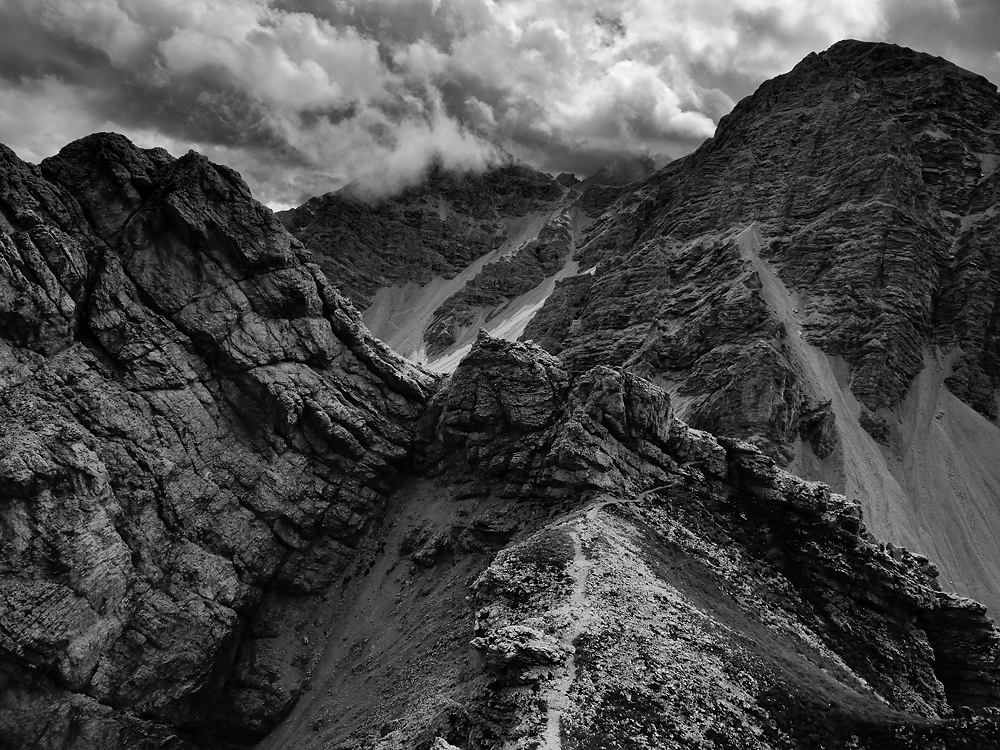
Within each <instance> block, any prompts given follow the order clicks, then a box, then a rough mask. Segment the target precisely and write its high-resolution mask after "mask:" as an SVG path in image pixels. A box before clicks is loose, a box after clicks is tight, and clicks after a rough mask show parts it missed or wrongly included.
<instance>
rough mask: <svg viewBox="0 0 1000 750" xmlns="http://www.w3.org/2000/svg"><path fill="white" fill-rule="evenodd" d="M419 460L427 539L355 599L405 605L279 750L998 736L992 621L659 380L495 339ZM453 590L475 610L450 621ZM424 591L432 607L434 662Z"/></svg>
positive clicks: (319, 686) (437, 420) (438, 399)
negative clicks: (700, 422) (386, 595)
mask: <svg viewBox="0 0 1000 750" xmlns="http://www.w3.org/2000/svg"><path fill="white" fill-rule="evenodd" d="M419 452H420V455H421V458H420V461H419V467H420V468H419V471H420V472H421V473H423V474H425V475H427V477H428V478H427V479H425V480H423V481H424V482H426V483H427V484H425V485H423V486H421V485H415V484H408V485H407V486H406V488H405V489H404V490H402V491H401V493H400V496H398V497H397V500H398V502H400V503H401V506H400V508H399V510H398V512H397V514H396V515H395V516H394V517H395V518H396V519H397V523H399V524H401V525H403V526H405V525H406V524H407V523H410V524H415V526H414V528H415V529H418V530H419V531H420V533H419V538H420V539H422V540H425V541H424V543H423V544H414V543H413V542H412V539H413V538H414V534H413V533H412V532H411V533H407V534H404V533H402V532H399V533H397V535H396V537H395V538H393V537H392V536H390V537H389V540H388V543H386V542H385V539H386V537H385V536H380V537H379V539H380V540H382V541H381V544H382V548H381V549H380V553H379V555H378V556H377V557H376V558H373V559H371V560H368V561H364V562H361V563H359V564H358V565H357V566H356V568H355V569H354V574H355V575H358V576H361V580H360V581H358V580H354V579H352V581H351V582H350V584H349V586H357V592H359V593H358V595H359V596H362V597H364V596H365V594H363V593H361V592H370V591H388V592H397V591H398V593H396V594H395V601H396V602H397V605H396V606H395V607H391V608H389V609H388V611H384V612H383V614H382V615H381V618H380V620H379V621H378V622H377V623H376V622H369V623H368V625H367V627H366V628H364V629H362V630H350V629H347V630H346V632H347V633H348V634H349V635H351V634H353V637H359V636H360V635H361V634H362V633H363V634H364V636H365V637H364V639H363V640H359V641H357V642H351V641H352V639H351V638H346V639H345V640H347V642H346V643H344V644H342V645H340V646H339V647H334V649H333V650H334V651H336V652H338V653H337V655H336V656H330V657H329V658H330V660H331V661H330V663H331V664H332V663H336V665H337V669H336V670H331V672H330V673H322V672H320V673H317V674H314V676H313V690H312V691H311V692H310V693H309V694H307V696H306V699H304V700H303V702H302V703H301V704H300V705H299V706H298V707H297V708H296V710H295V711H294V712H293V714H292V716H291V717H290V719H289V721H288V722H286V724H285V725H283V726H282V727H281V728H280V729H279V730H278V731H277V732H276V733H275V734H274V735H272V736H271V737H269V738H268V740H267V741H265V742H264V743H263V744H262V747H263V748H272V747H273V748H278V747H288V746H295V747H303V748H311V747H316V748H319V747H330V746H339V745H340V744H342V743H344V742H347V741H348V739H349V740H350V741H351V742H353V743H355V744H356V745H357V746H359V747H386V748H390V747H393V748H395V747H399V748H403V747H424V746H429V745H430V744H431V742H432V741H435V742H437V741H438V740H441V741H446V742H449V743H452V744H454V745H456V746H461V747H470V748H472V747H475V748H492V747H515V748H519V747H524V748H527V747H537V746H539V744H542V745H544V746H547V747H558V746H563V747H567V746H572V747H606V746H615V747H625V748H654V747H656V748H658V747H720V746H733V745H735V744H738V745H739V746H741V747H751V748H798V747H820V746H822V747H830V748H832V747H844V748H846V747H854V748H859V747H862V748H918V747H927V746H929V745H928V742H929V741H930V740H931V739H940V740H942V741H947V742H948V743H954V746H961V745H960V744H958V743H961V742H966V743H969V746H975V745H976V744H977V743H979V744H981V746H983V747H995V746H998V745H997V743H996V739H997V737H998V734H997V733H998V730H1000V725H998V723H997V719H996V717H997V715H998V714H995V713H991V707H993V706H995V705H996V704H997V701H998V699H1000V671H998V669H1000V664H998V662H997V659H998V656H1000V639H998V635H997V632H996V631H995V630H994V628H993V627H992V625H991V623H990V621H989V620H988V618H987V617H986V615H985V609H984V608H983V607H982V606H981V605H978V604H975V603H974V602H971V601H969V600H965V599H961V598H957V597H954V596H952V595H950V594H945V593H942V592H941V591H940V590H939V589H938V586H937V582H936V575H937V573H936V570H935V568H934V566H933V565H931V564H930V563H928V561H927V560H926V559H925V558H922V557H919V556H914V555H912V554H910V553H908V552H907V551H905V550H903V549H900V548H895V547H892V546H891V545H890V546H888V547H887V546H886V545H884V544H880V543H879V542H877V541H876V540H875V539H874V538H873V537H872V536H871V535H870V534H869V533H868V531H867V530H866V529H865V526H864V523H863V522H862V520H861V514H860V509H859V507H858V506H857V505H856V504H855V503H852V502H850V501H848V500H846V499H845V498H844V497H843V496H840V495H836V494H831V492H830V490H829V488H828V487H826V486H824V485H820V484H816V483H811V482H806V481H804V480H801V479H798V478H795V477H793V476H791V475H789V474H787V473H785V472H783V471H781V470H780V469H779V468H778V467H777V466H776V465H775V464H774V463H773V461H771V459H769V458H767V457H766V456H765V455H763V454H762V453H761V452H760V451H759V450H757V449H756V448H754V447H753V446H750V445H749V444H747V443H744V442H741V441H738V440H729V439H717V438H714V437H712V436H711V435H709V434H708V433H705V432H701V431H698V430H694V429H691V428H689V427H687V426H686V425H685V424H683V423H682V422H680V421H679V420H677V419H676V418H675V417H674V416H673V413H672V408H671V400H670V398H669V396H668V395H667V394H666V393H665V392H664V391H663V390H661V389H660V388H658V387H656V386H654V385H653V384H651V383H649V382H648V381H646V380H644V379H642V378H640V377H638V376H636V375H634V374H631V373H628V372H626V371H623V370H620V369H615V368H608V367H604V366H599V367H597V368H594V369H592V370H590V371H589V372H587V373H584V374H582V375H579V376H573V375H571V374H570V373H568V372H567V371H566V370H565V369H564V368H563V367H562V366H561V364H560V363H559V361H558V360H556V359H554V358H552V357H551V356H550V355H547V354H546V353H544V351H542V350H541V349H539V348H538V347H535V346H531V345H524V344H518V343H511V342H506V341H502V340H498V339H491V338H489V337H486V336H481V337H480V338H479V339H478V340H477V342H476V344H475V346H474V347H473V350H472V351H471V353H470V354H469V355H468V356H467V357H466V358H465V359H464V360H463V361H462V363H461V364H460V365H459V367H458V368H457V369H456V371H455V372H454V374H453V375H452V376H451V377H450V379H449V380H447V381H446V382H445V384H444V386H443V387H442V388H441V389H440V390H439V391H438V392H437V393H436V394H435V396H434V397H433V398H432V399H431V402H430V406H429V408H428V410H427V411H426V413H425V415H424V417H423V419H422V427H421V430H420V439H419ZM442 494H443V498H442V497H441V496H442ZM432 496H436V497H438V498H440V499H439V500H438V503H439V504H440V505H441V506H442V507H443V508H446V509H449V512H445V511H442V510H438V511H433V512H428V511H426V506H427V505H428V504H429V498H430V497H432ZM428 525H429V526H430V527H431V528H428ZM488 528H489V529H494V530H495V531H498V530H500V529H503V533H502V535H500V536H493V537H489V536H485V535H483V534H482V533H480V535H479V536H478V537H477V539H478V542H477V543H476V544H474V545H472V546H471V547H470V546H469V545H470V539H471V537H470V536H469V533H470V532H471V531H472V530H473V529H479V530H480V532H482V531H483V530H485V529H488ZM428 540H433V542H431V541H428ZM508 540H509V541H508ZM372 544H374V540H373V542H372ZM484 547H485V550H484V549H483V548H484ZM431 548H432V549H434V550H435V552H434V553H433V554H432V555H429V554H428V549H431ZM473 550H475V551H473ZM483 551H485V552H486V553H487V554H485V555H484V554H482V552H483ZM379 560H383V561H382V562H379ZM470 561H475V562H473V563H471V564H470ZM455 571H458V572H457V573H456V572H455ZM456 575H457V576H458V577H459V578H465V579H466V580H467V581H471V592H472V598H471V600H470V601H469V602H467V603H466V604H465V605H464V606H463V605H459V606H457V607H454V605H452V606H453V607H454V608H453V609H445V603H446V602H448V601H450V597H452V596H453V594H452V593H451V589H450V586H451V585H453V582H454V576H456ZM446 581H450V582H449V583H445V582H446ZM411 590H416V591H418V592H419V594H418V595H419V596H420V597H422V598H421V599H420V601H422V602H423V604H422V605H421V608H422V609H423V611H425V612H430V613H435V614H432V615H430V616H431V617H433V618H435V623H436V627H435V630H434V636H433V638H434V643H435V646H434V648H433V649H431V650H432V651H433V661H430V660H428V659H427V658H426V656H425V657H424V659H423V661H420V659H421V654H426V652H427V648H426V646H425V644H424V642H422V641H421V640H420V633H421V632H422V631H421V628H422V627H424V624H423V623H424V616H423V615H422V614H420V613H417V612H414V607H413V602H412V601H411V600H410V599H409V598H408V597H410V596H413V594H410V593H409V591H411ZM345 591H347V592H348V594H347V596H348V597H349V598H350V597H352V596H354V595H355V594H352V593H351V589H350V588H346V589H345ZM349 606H350V605H349V604H348V602H346V601H345V602H344V603H343V604H342V605H341V607H340V608H339V609H341V610H342V611H347V610H348V608H349ZM376 606H382V605H376ZM350 621H351V617H348V616H346V615H338V616H337V618H335V619H334V620H333V625H332V628H331V629H332V630H336V629H337V628H342V627H343V628H346V624H348V623H350ZM399 633H405V634H407V636H406V637H402V638H401V637H399V635H398V634H399ZM394 634H396V635H394ZM425 637H426V636H425ZM379 644H381V645H379ZM470 648H471V649H472V650H473V652H474V653H476V654H477V655H478V656H477V658H475V659H473V660H471V661H470V660H469V651H468V649H470ZM414 660H416V661H417V662H418V664H419V666H418V665H415V664H414ZM399 670H403V671H402V672H400V671H399ZM427 672H430V673H431V674H426V673H427ZM400 673H402V674H406V675H413V676H412V677H411V678H410V679H412V680H414V681H415V682H414V684H413V687H412V689H409V690H407V695H406V697H401V696H400V695H399V688H398V687H396V688H395V692H394V691H393V688H390V687H387V686H388V685H390V684H391V682H392V678H393V676H396V679H397V680H398V675H399V674H400ZM346 675H352V676H351V677H347V676H346ZM418 675H419V676H418ZM428 684H430V685H439V686H440V687H438V688H437V692H438V693H439V694H440V695H439V697H438V699H437V700H436V701H435V697H434V692H435V691H434V690H428V689H427V688H426V685H428ZM373 686H381V687H374V688H373ZM445 686H447V687H445ZM359 700H360V701H364V705H365V706H369V707H370V706H379V708H375V709H370V711H371V713H369V714H368V715H366V716H363V717H359V715H358V711H357V708H356V705H357V701H359ZM385 706H391V709H390V710H389V711H386V709H385V708H383V707H385ZM958 706H969V707H970V710H969V711H964V713H963V716H965V718H958V717H957V716H956V714H955V709H956V707H958ZM383 712H384V713H383ZM948 746H952V745H951V744H949V745H948Z"/></svg>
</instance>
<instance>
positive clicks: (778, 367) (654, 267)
mask: <svg viewBox="0 0 1000 750" xmlns="http://www.w3.org/2000/svg"><path fill="white" fill-rule="evenodd" d="M998 164H1000V96H998V94H997V91H996V87H995V86H993V84H991V83H989V82H988V81H986V80H985V79H983V78H981V77H979V76H976V75H974V74H972V73H969V72H968V71H964V70H962V69H960V68H958V67H956V66H954V65H952V64H951V63H949V62H947V61H945V60H942V59H940V58H933V57H930V56H928V55H923V54H921V53H918V52H914V51H912V50H907V49H904V48H900V47H895V46H893V45H886V44H870V43H861V42H850V41H848V42H842V43H839V44H837V45H834V46H833V47H832V48H831V49H829V50H827V51H825V52H823V53H820V54H813V55H810V56H809V57H807V58H806V59H805V60H803V61H802V62H801V63H800V64H799V65H798V66H796V67H795V69H794V70H792V71H791V72H789V73H788V74H786V75H783V76H778V77H777V78H775V79H774V80H772V81H768V82H766V83H765V84H763V85H762V86H761V87H760V89H759V90H758V91H757V92H756V93H755V94H754V95H753V96H750V97H748V98H747V99H745V100H744V101H742V102H740V104H739V105H738V106H737V107H736V108H735V110H734V111H733V112H732V113H731V114H730V115H728V116H727V117H725V118H723V120H722V122H721V123H720V126H719V129H718V132H717V133H716V136H715V137H714V138H713V139H711V140H710V141H708V142H706V143H705V144H704V145H703V146H702V147H701V148H700V149H698V150H697V151H696V152H695V153H693V154H691V155H690V156H688V157H685V158H683V159H680V160H678V161H676V162H674V163H672V164H670V165H668V166H667V167H665V168H664V169H662V170H660V171H659V172H657V173H656V174H654V175H651V176H648V177H646V178H645V179H640V180H639V181H638V182H634V183H631V184H628V185H625V186H620V185H619V186H613V187H607V186H605V187H601V186H599V185H592V184H591V185H588V181H584V182H574V181H572V180H569V179H567V177H565V176H563V177H561V178H560V179H559V180H558V182H559V184H560V185H562V186H564V187H565V189H566V197H565V198H564V199H563V200H564V201H566V202H569V205H570V210H571V212H572V214H571V215H575V216H577V217H580V218H582V220H580V221H579V222H577V223H573V222H572V221H571V222H570V227H571V231H570V233H569V235H570V236H569V237H568V238H566V239H563V238H562V236H561V235H560V231H561V230H560V227H559V224H558V221H561V219H559V214H558V213H557V214H555V215H554V216H555V217H556V219H555V221H556V223H555V224H553V223H552V222H550V223H549V229H548V230H546V232H547V234H548V236H550V237H552V238H555V239H557V240H558V241H557V242H556V243H554V244H547V245H546V246H545V247H544V248H543V249H544V251H545V252H544V255H542V256H539V255H538V254H537V253H536V252H535V250H534V249H533V247H534V246H533V245H532V243H531V242H529V243H527V244H525V245H523V250H522V251H521V252H520V253H519V254H517V255H515V256H514V257H510V258H509V259H505V260H503V261H502V262H499V261H498V262H492V263H491V264H490V265H486V266H485V267H482V266H477V265H475V264H473V265H470V266H467V267H466V268H467V271H468V272H467V273H466V271H462V272H459V273H458V275H457V276H455V277H454V278H455V280H456V283H455V284H454V285H453V286H447V287H446V288H445V287H435V286H433V285H429V286H423V287H419V289H420V290H423V291H418V289H417V286H416V285H415V286H414V287H410V288H409V289H408V291H403V290H401V289H400V288H398V287H391V288H386V289H383V290H381V291H379V292H377V293H376V296H378V295H381V297H380V298H379V300H380V302H381V301H382V300H385V301H386V302H385V304H384V306H380V305H374V306H373V307H372V308H370V309H369V312H368V314H366V321H367V322H368V323H369V324H370V325H371V327H372V328H373V330H375V331H376V332H377V333H379V334H380V335H384V336H385V337H386V338H387V340H389V342H390V343H391V344H392V345H393V346H394V347H395V348H396V350H397V351H399V352H402V353H404V354H405V355H407V356H412V357H413V358H414V359H415V360H417V361H426V362H429V363H430V364H431V365H432V366H433V367H435V368H436V369H439V370H445V371H447V370H450V369H451V368H453V367H454V366H455V365H456V364H457V363H458V361H459V359H460V357H461V355H462V354H464V353H465V351H467V347H468V344H469V343H471V336H473V335H474V332H475V331H476V330H477V329H478V328H479V327H481V326H482V327H486V328H487V329H488V330H490V331H491V332H492V333H493V334H494V335H498V336H502V337H505V338H511V339H521V340H532V341H536V342H538V343H539V344H541V345H542V346H543V347H544V348H545V349H546V350H548V351H549V352H551V353H554V354H557V355H558V356H559V357H560V358H561V359H563V361H565V362H566V364H567V366H568V367H569V369H570V370H571V371H573V372H575V373H582V372H585V371H586V370H587V369H589V368H590V367H593V366H595V365H598V364H607V365H613V366H623V367H626V368H627V369H629V370H630V371H632V372H636V373H638V374H640V375H642V376H644V377H647V378H650V379H652V380H653V381H655V382H657V383H658V384H660V385H661V386H663V387H665V388H666V389H667V390H668V391H669V392H670V393H671V394H672V396H673V397H674V402H675V405H676V408H677V410H678V413H679V414H680V415H681V416H682V417H683V418H684V419H685V420H687V421H689V422H690V423H691V424H693V425H695V426H697V427H699V428H702V429H706V430H709V431H712V432H714V433H716V434H725V435H732V436H737V437H740V438H742V439H744V440H747V441H749V442H750V443H752V444H754V445H756V446H758V447H759V448H761V450H763V451H764V452H765V453H767V454H768V455H770V456H771V457H773V458H775V459H776V460H777V461H779V463H781V464H782V465H783V466H787V467H788V468H789V469H790V470H791V471H793V472H794V473H797V474H800V475H802V476H805V477H808V478H811V479H817V480H821V481H824V482H827V483H829V484H831V485H832V486H833V487H834V488H835V489H836V490H837V491H840V492H843V493H845V494H846V495H847V496H849V497H851V498H852V499H855V500H857V501H858V502H859V503H861V504H862V506H863V508H864V510H865V514H866V518H868V520H869V523H870V524H871V526H872V528H873V529H874V530H875V531H876V533H878V534H879V535H881V536H884V537H886V538H887V539H890V540H892V541H893V542H895V543H897V544H901V545H905V546H908V547H912V548H914V549H917V550H920V551H921V552H923V553H925V554H928V555H929V556H930V557H933V558H934V559H936V560H938V561H939V563H940V565H941V567H942V575H943V577H944V578H943V580H944V581H945V582H946V583H947V585H948V586H949V587H954V588H956V589H958V590H960V591H962V592H963V593H965V594H968V595H971V596H974V597H976V598H979V599H982V600H984V601H986V602H987V603H989V605H990V606H991V608H996V607H998V606H1000V561H998V558H997V556H996V554H995V550H996V549H997V548H998V547H1000V513H998V510H997V507H996V501H995V498H996V497H1000V439H998V438H1000V434H998V432H997V427H996V416H997V412H996V397H997V392H998V386H1000V364H998V362H1000V359H998V353H997V335H996V331H995V330H994V329H995V327H996V325H995V324H996V319H997V315H996V314H995V312H996V309H997V301H998V299H1000V267H998V266H997V263H998V260H997V257H998V256H997V253H996V252H995V248H996V246H997V243H998V241H1000V224H998V218H997V217H998V216H1000V213H998V211H997V201H998V185H1000V182H998V181H1000V173H998V171H997V165H998ZM640 175H641V170H640V172H629V177H628V178H631V177H638V176H640ZM607 177H608V175H605V176H603V177H599V178H598V179H599V180H600V179H606V178H607ZM628 178H623V180H618V181H619V182H621V181H624V180H625V179H628ZM608 181H610V182H614V181H615V180H608ZM584 189H586V191H585V192H583V194H582V195H581V196H577V195H576V194H577V193H579V192H581V191H582V190H584ZM595 218H596V220H594V219H595ZM552 230H555V231H552ZM303 236H304V235H303ZM541 236H542V234H541V233H540V234H538V237H541ZM316 250H317V252H318V253H323V252H327V253H334V254H336V253H337V252H338V250H337V249H336V246H334V245H332V244H331V245H329V246H328V247H327V248H326V249H323V248H320V247H318V246H317V247H316ZM373 251H374V254H375V255H376V256H377V255H379V253H380V251H379V250H378V248H377V247H376V248H373ZM504 253H507V251H504ZM560 262H561V263H563V265H562V267H561V269H562V270H559V271H556V270H555V269H558V268H559V264H560ZM463 274H465V275H463ZM546 274H548V275H547V276H546ZM542 278H545V280H546V281H545V282H544V283H543V284H542V285H541V286H536V287H534V290H533V291H530V292H527V293H525V291H524V290H525V289H526V288H527V287H528V286H530V285H531V284H535V283H537V282H538V280H539V279H542ZM417 282H418V284H422V283H423V280H422V277H418V278H417ZM393 283H395V282H393ZM439 288H440V289H443V291H442V292H441V294H437V291H436V290H437V289H439ZM518 294H520V295H522V296H521V297H514V302H506V300H509V299H511V298H512V296H513V295H518ZM390 300H391V301H390ZM428 300H430V302H429V303H427V301H428ZM361 302H362V303H363V304H364V303H366V302H367V300H361ZM425 303H427V304H425ZM418 309H419V311H418ZM399 311H402V315H401V317H402V318H403V319H404V320H405V321H406V322H408V323H413V325H414V328H415V329H417V330H418V333H417V334H415V337H416V338H417V339H419V341H417V342H415V341H414V335H411V334H412V331H411V330H410V329H407V335H408V336H409V338H408V339H407V343H406V345H402V344H401V343H400V339H396V338H393V330H392V326H385V325H383V322H384V320H385V317H383V313H387V314H388V315H389V316H390V317H391V313H392V312H397V313H398V312H399ZM415 313H416V314H415ZM415 321H419V322H415ZM508 321H511V323H512V324H510V325H508V324H507V322H508ZM463 341H464V342H466V343H465V344H464V345H462V342H463ZM442 349H444V352H443V353H442ZM435 356H436V357H437V358H436V359H435Z"/></svg>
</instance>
